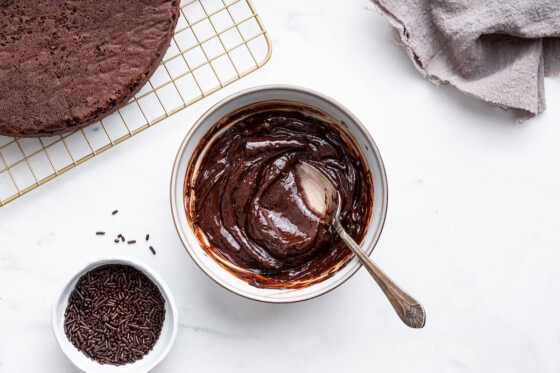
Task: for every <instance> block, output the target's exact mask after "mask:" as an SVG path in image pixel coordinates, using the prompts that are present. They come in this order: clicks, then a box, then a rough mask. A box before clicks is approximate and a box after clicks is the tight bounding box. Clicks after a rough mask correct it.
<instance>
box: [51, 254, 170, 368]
mask: <svg viewBox="0 0 560 373" xmlns="http://www.w3.org/2000/svg"><path fill="white" fill-rule="evenodd" d="M106 264H121V265H128V266H131V267H133V268H135V269H137V270H139V271H140V272H142V273H144V274H145V275H146V276H147V277H148V278H149V279H150V280H152V282H153V283H154V284H155V285H157V287H158V288H159V291H160V292H161V295H162V296H163V298H164V299H165V319H164V322H163V328H162V330H161V335H160V336H159V338H158V340H157V342H156V344H155V346H154V348H153V349H152V350H151V351H150V352H148V353H147V354H146V355H144V357H143V358H142V359H140V360H136V361H135V362H134V363H130V364H125V365H111V364H100V363H98V362H97V361H94V360H92V359H90V358H88V357H87V356H86V355H84V354H83V353H82V352H81V351H79V350H78V349H77V348H76V347H75V346H74V345H73V344H72V343H71V342H70V340H69V339H68V338H67V337H66V334H65V333H64V312H65V310H66V307H67V306H68V298H69V296H70V293H71V292H72V291H73V290H74V288H75V286H76V283H77V282H78V280H79V279H80V277H81V276H82V275H84V274H86V273H87V272H89V271H91V270H93V269H95V268H97V267H100V266H103V265H106ZM52 327H53V331H54V334H55V336H56V339H57V341H58V344H59V345H60V347H61V348H62V351H63V352H64V353H65V354H66V356H67V357H68V358H69V359H70V360H71V361H72V363H74V365H76V367H78V368H79V369H81V370H82V371H84V372H101V373H110V372H118V373H122V372H147V371H149V370H151V369H152V368H154V367H155V366H156V365H157V364H159V363H160V362H161V360H163V358H164V357H165V356H166V355H167V353H168V352H169V349H170V348H171V346H172V345H173V342H174V340H175V336H176V334H177V327H178V320H177V308H176V306H175V301H174V299H173V296H172V294H171V291H170V290H169V288H168V287H167V285H166V284H165V283H164V282H163V280H162V278H161V277H160V276H159V275H158V274H157V273H156V272H155V271H154V270H153V269H151V268H149V267H148V266H146V265H144V264H142V263H140V262H138V261H137V260H134V259H130V258H123V257H115V258H102V259H98V260H96V261H94V262H91V263H88V264H87V265H85V266H84V267H83V268H82V269H80V270H79V271H78V272H77V273H76V274H75V275H74V276H73V277H72V278H71V279H70V280H69V281H68V282H67V283H66V284H65V286H64V287H63V288H62V290H61V291H60V293H59V294H58V295H57V297H56V298H55V300H54V303H53V307H52Z"/></svg>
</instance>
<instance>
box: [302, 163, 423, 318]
mask: <svg viewBox="0 0 560 373" xmlns="http://www.w3.org/2000/svg"><path fill="white" fill-rule="evenodd" d="M296 175H297V176H298V177H299V181H300V185H301V187H302V188H303V194H304V197H305V199H306V201H307V203H308V204H309V206H308V207H309V208H310V209H312V210H313V211H314V212H315V213H316V214H318V215H319V216H320V217H324V219H325V221H327V222H330V224H332V225H333V227H334V229H335V230H336V232H337V233H338V235H339V236H340V238H341V239H342V241H344V243H345V244H346V245H347V246H348V247H349V248H350V249H351V250H352V252H353V253H354V254H355V255H356V256H357V257H358V259H359V260H360V262H361V263H362V264H363V265H364V266H365V267H366V269H367V270H368V272H369V273H370V274H371V276H372V277H373V278H374V279H375V281H376V282H377V284H378V285H379V287H381V290H383V292H384V293H385V296H387V299H389V302H390V303H391V305H392V306H393V308H394V309H395V311H396V312H397V314H398V315H399V317H400V318H401V320H402V321H403V322H404V323H405V324H406V325H408V326H410V327H411V328H422V327H424V325H425V323H426V312H425V311H424V308H423V307H422V305H421V304H420V303H418V302H417V301H416V300H415V299H414V298H412V297H411V296H410V295H408V294H407V293H406V292H405V291H404V290H402V289H401V288H400V287H398V286H397V285H396V284H395V283H394V282H393V281H392V280H391V279H390V278H389V277H387V275H385V273H383V271H381V269H379V267H377V265H376V264H375V263H373V262H372V261H371V259H370V258H369V257H368V256H367V255H366V254H365V253H364V251H363V250H362V249H361V248H360V246H358V244H357V243H356V242H355V241H354V240H353V239H352V237H350V235H349V234H348V233H347V232H346V230H345V229H344V227H343V226H342V225H341V223H340V212H341V201H340V193H338V191H337V190H336V188H335V186H334V185H333V184H332V183H331V181H330V180H329V179H328V178H327V177H326V176H325V175H324V174H323V173H322V172H321V171H319V170H318V169H317V168H316V167H314V166H312V165H310V164H309V163H306V162H299V163H298V164H297V165H296Z"/></svg>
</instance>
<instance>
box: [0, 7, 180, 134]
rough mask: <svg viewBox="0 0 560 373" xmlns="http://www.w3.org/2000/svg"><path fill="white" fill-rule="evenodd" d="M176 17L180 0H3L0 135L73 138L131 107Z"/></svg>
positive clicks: (0, 12)
mask: <svg viewBox="0 0 560 373" xmlns="http://www.w3.org/2000/svg"><path fill="white" fill-rule="evenodd" d="M178 15H179V1H178V0H143V1H99V0H73V1H62V0H53V1H48V2H45V1H36V0H15V1H13V0H0V87H2V88H1V89H0V134H4V135H13V136H46V135H53V134H59V133H63V132H68V131H72V130H76V129H78V128H81V127H84V126H86V125H88V124H91V123H94V122H96V121H98V120H99V119H101V118H102V117H104V116H106V115H108V114H110V113H111V112H113V111H115V110H116V109H117V108H118V107H120V106H122V105H124V104H126V103H127V102H128V101H129V100H130V99H131V98H132V97H133V96H134V94H136V92H138V90H139V89H140V88H141V86H142V85H143V84H144V83H145V82H146V81H147V80H148V79H149V77H150V76H151V74H152V73H153V72H154V70H155V69H156V68H157V67H158V65H159V63H160V62H161V60H162V58H163V56H164V54H165V51H166V50H167V48H168V47H169V42H170V40H171V37H172V35H173V30H174V28H175V24H176V22H177V19H178Z"/></svg>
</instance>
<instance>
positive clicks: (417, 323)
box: [333, 219, 426, 328]
mask: <svg viewBox="0 0 560 373" xmlns="http://www.w3.org/2000/svg"><path fill="white" fill-rule="evenodd" d="M333 226H334V228H335V229H336V231H337V233H338V235H339V236H340V238H341V239H342V240H343V241H344V243H345V244H346V245H347V246H348V247H349V248H350V249H351V250H352V252H353V253H354V254H355V255H356V256H357V257H358V258H359V259H360V261H361V263H362V264H363V265H364V266H365V267H366V269H367V270H368V272H369V273H370V274H371V276H372V277H373V278H374V279H375V282H377V284H378V285H379V287H380V288H381V290H383V293H385V296H386V297H387V299H389V302H390V303H391V305H392V306H393V308H394V309H395V311H396V312H397V314H398V315H399V317H400V318H401V320H402V321H403V322H404V323H405V324H406V325H408V326H410V327H411V328H422V327H424V325H425V324H426V312H425V311H424V307H422V305H421V304H420V303H418V302H417V301H416V300H415V299H414V298H412V297H411V296H410V295H408V294H407V293H406V292H405V291H404V290H402V289H401V288H400V287H399V286H398V285H397V284H395V283H394V282H393V281H392V280H391V279H390V278H389V277H387V275H386V274H385V273H383V271H382V270H381V269H380V268H379V267H377V265H376V264H375V263H374V262H373V261H372V260H371V259H370V258H369V257H368V256H367V255H366V254H365V253H364V251H363V250H362V248H361V247H360V246H358V244H357V243H356V242H355V241H354V239H353V238H352V237H350V235H349V234H348V233H347V232H346V230H345V229H344V227H343V226H342V225H341V224H340V221H339V220H338V219H334V223H333Z"/></svg>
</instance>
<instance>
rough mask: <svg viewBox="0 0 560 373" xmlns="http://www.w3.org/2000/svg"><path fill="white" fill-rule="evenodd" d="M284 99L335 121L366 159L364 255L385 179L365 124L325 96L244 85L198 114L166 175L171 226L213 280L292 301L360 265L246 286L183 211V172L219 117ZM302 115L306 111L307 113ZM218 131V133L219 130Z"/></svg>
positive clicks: (372, 239)
mask: <svg viewBox="0 0 560 373" xmlns="http://www.w3.org/2000/svg"><path fill="white" fill-rule="evenodd" d="M279 101H280V102H289V103H291V104H294V105H295V106H298V107H299V106H301V107H304V108H309V109H310V110H311V111H313V112H320V113H322V115H326V117H328V118H330V119H331V120H332V122H333V123H335V122H336V123H339V124H340V126H339V130H340V131H341V132H344V133H345V134H346V135H348V137H349V138H350V139H352V140H353V142H354V143H355V144H354V145H355V146H356V147H357V148H358V150H359V152H360V153H361V154H362V156H363V159H364V160H365V162H366V163H367V167H368V170H369V172H370V173H371V178H372V180H373V190H374V193H373V209H372V214H371V217H370V221H369V226H368V230H367V233H366V236H365V237H364V238H363V240H362V248H363V249H364V251H365V252H366V253H367V254H368V255H369V254H370V253H371V252H372V250H373V248H374V247H375V245H376V243H377V241H378V239H379V236H380V235H381V231H382V229H383V224H384V222H385V216H386V212H387V179H386V174H385V168H384V165H383V162H382V160H381V155H380V153H379V150H378V149H377V146H376V145H375V142H374V141H373V139H372V137H371V135H370V134H369V132H368V131H367V129H366V128H365V126H364V125H363V124H362V123H361V122H360V121H359V120H358V118H356V117H355V116H354V115H353V114H352V113H351V112H350V111H349V110H348V109H346V108H345V107H344V106H342V105H341V104H339V103H338V102H336V101H335V100H333V99H332V98H330V97H327V96H325V95H323V94H321V93H318V92H315V91H313V90H310V89H306V88H302V87H295V86H289V85H268V86H261V87H255V88H251V89H247V90H244V91H241V92H238V93H236V94H233V95H232V96H229V97H228V98H226V99H224V100H222V101H221V102H219V103H217V104H216V105H215V106H213V107H212V108H210V109H209V110H208V111H207V112H206V113H205V114H203V115H202V116H201V117H200V118H199V119H198V121H197V122H196V123H195V124H194V126H193V127H192V128H191V129H190V130H189V132H188V133H187V135H186V137H185V139H184V140H183V143H182V144H181V146H180V148H179V151H178V153H177V156H176V159H175V163H174V165H173V171H172V176H171V210H172V214H173V220H174V222H175V227H176V229H177V232H178V234H179V237H180V239H181V241H182V242H183V245H184V246H185V248H186V250H187V252H188V253H189V254H190V256H191V257H192V259H193V260H194V262H195V263H196V264H197V265H198V266H199V267H200V268H201V269H202V270H203V271H204V272H205V273H206V274H207V275H208V276H209V277H210V278H212V279H213V280H214V281H216V282H217V283H218V284H219V285H221V286H223V287H225V288H226V289H228V290H230V291H232V292H234V293H236V294H238V295H241V296H244V297H246V298H250V299H254V300H258V301H263V302H270V303H288V302H297V301H302V300H306V299H310V298H314V297H317V296H319V295H322V294H324V293H326V292H328V291H330V290H332V289H334V288H336V287H337V286H339V285H341V284H342V283H344V282H345V281H346V280H348V279H349V278H350V277H351V276H352V275H353V274H354V273H355V272H356V271H357V270H358V269H359V268H360V266H361V264H360V262H359V261H358V259H357V258H353V259H352V260H351V261H350V262H349V263H347V264H346V265H345V266H344V267H343V268H341V269H339V270H338V271H337V272H336V273H334V274H333V275H332V276H330V277H328V278H326V279H324V280H322V281H320V282H316V283H313V284H311V285H309V286H307V287H303V288H297V289H290V288H285V289H270V288H257V287H254V286H251V285H250V284H249V283H248V282H247V281H244V280H242V279H240V278H238V277H237V276H235V275H233V274H232V273H231V272H230V271H228V270H226V269H225V268H224V267H223V266H222V265H220V264H219V263H218V262H217V261H216V260H215V259H213V258H212V257H211V256H209V255H208V254H207V253H206V252H205V250H204V249H203V248H202V247H201V245H200V243H199V241H198V239H197V237H196V235H195V233H194V232H193V230H192V228H191V226H190V224H189V221H188V219H187V215H186V211H185V196H184V191H185V189H184V188H185V176H186V174H187V169H188V167H190V165H191V164H192V163H193V161H194V160H193V159H192V157H193V154H196V151H197V149H198V148H199V146H200V142H201V140H202V139H203V138H204V137H205V135H206V134H207V133H208V132H209V131H211V130H212V128H213V127H214V125H215V124H216V123H218V122H220V121H224V119H225V118H228V117H229V116H230V115H231V114H232V113H235V112H242V111H241V109H242V108H247V107H251V106H252V105H255V104H258V105H261V104H263V103H266V104H269V103H271V104H272V105H274V104H275V103H276V102H279ZM306 113H307V112H306ZM218 133H220V132H218Z"/></svg>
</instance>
